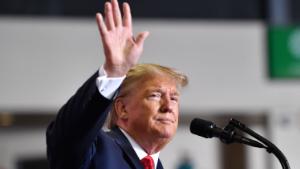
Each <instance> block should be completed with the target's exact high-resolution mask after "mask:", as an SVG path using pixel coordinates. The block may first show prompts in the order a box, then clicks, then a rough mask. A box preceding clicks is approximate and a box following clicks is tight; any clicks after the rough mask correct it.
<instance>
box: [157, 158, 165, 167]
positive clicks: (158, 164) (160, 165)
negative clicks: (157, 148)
mask: <svg viewBox="0 0 300 169" xmlns="http://www.w3.org/2000/svg"><path fill="white" fill-rule="evenodd" d="M156 168H157V169H164V167H163V166H162V164H161V162H160V159H158V162H157V167H156Z"/></svg>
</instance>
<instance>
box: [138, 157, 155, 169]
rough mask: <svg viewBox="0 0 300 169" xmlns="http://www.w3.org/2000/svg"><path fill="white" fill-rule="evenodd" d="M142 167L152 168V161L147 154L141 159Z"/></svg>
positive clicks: (145, 168)
mask: <svg viewBox="0 0 300 169" xmlns="http://www.w3.org/2000/svg"><path fill="white" fill-rule="evenodd" d="M141 163H142V165H143V166H144V169H154V161H153V159H152V157H151V156H149V155H147V156H146V157H144V158H143V159H142V160H141Z"/></svg>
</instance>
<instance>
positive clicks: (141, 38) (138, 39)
mask: <svg viewBox="0 0 300 169" xmlns="http://www.w3.org/2000/svg"><path fill="white" fill-rule="evenodd" d="M148 36H149V32H148V31H145V32H141V33H139V34H138V35H137V37H136V44H137V45H138V46H142V45H143V44H144V41H145V39H146V38H147V37H148Z"/></svg>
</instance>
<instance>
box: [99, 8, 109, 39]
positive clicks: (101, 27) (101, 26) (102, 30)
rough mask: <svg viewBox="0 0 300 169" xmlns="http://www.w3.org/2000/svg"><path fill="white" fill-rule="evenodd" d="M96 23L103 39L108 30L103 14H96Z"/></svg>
mask: <svg viewBox="0 0 300 169" xmlns="http://www.w3.org/2000/svg"><path fill="white" fill-rule="evenodd" d="M96 21H97V25H98V29H99V32H100V34H101V37H103V36H104V34H105V33H106V32H107V28H106V25H105V23H104V20H103V17H102V15H101V13H97V14H96Z"/></svg>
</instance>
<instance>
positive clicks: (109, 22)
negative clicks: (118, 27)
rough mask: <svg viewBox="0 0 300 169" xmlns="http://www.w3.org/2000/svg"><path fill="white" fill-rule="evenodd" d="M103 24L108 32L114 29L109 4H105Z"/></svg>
mask: <svg viewBox="0 0 300 169" xmlns="http://www.w3.org/2000/svg"><path fill="white" fill-rule="evenodd" d="M105 23H106V27H107V29H108V30H112V29H114V28H115V23H114V18H113V13H112V7H111V3H110V2H106V3H105Z"/></svg>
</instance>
